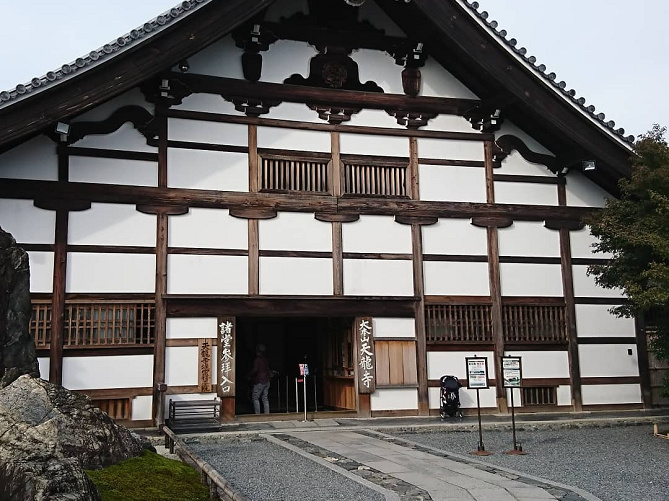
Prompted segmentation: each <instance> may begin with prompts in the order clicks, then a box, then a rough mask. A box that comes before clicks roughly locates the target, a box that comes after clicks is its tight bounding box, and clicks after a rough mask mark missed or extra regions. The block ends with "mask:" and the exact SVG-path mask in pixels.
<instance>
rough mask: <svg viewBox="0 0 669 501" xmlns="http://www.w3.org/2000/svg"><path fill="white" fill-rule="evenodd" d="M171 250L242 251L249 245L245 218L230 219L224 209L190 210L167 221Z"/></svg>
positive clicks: (193, 208) (228, 213)
mask: <svg viewBox="0 0 669 501" xmlns="http://www.w3.org/2000/svg"><path fill="white" fill-rule="evenodd" d="M168 224H169V231H168V233H167V234H168V237H167V238H168V243H169V246H170V247H191V248H210V249H242V250H246V249H248V246H249V237H248V229H249V224H248V221H247V220H246V219H240V218H236V217H232V216H231V215H230V212H229V211H228V210H227V209H200V208H195V207H191V208H190V209H189V210H188V214H183V215H181V216H170V217H169V218H168Z"/></svg>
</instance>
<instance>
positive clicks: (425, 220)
mask: <svg viewBox="0 0 669 501" xmlns="http://www.w3.org/2000/svg"><path fill="white" fill-rule="evenodd" d="M395 222H396V223H400V224H409V225H411V224H420V225H421V226H429V225H431V224H437V223H438V222H439V218H438V217H436V216H435V217H431V216H400V215H397V216H395Z"/></svg>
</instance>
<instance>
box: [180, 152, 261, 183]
mask: <svg viewBox="0 0 669 501" xmlns="http://www.w3.org/2000/svg"><path fill="white" fill-rule="evenodd" d="M167 185H168V186H169V187H170V188H190V189H194V190H221V191H243V192H247V191H249V160H248V155H247V154H246V153H230V152H227V151H205V150H185V149H179V148H169V149H168V150H167Z"/></svg>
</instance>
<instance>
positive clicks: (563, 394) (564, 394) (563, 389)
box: [557, 384, 571, 405]
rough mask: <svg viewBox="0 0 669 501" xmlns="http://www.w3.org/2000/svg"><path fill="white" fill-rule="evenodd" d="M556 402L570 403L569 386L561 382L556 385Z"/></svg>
mask: <svg viewBox="0 0 669 501" xmlns="http://www.w3.org/2000/svg"><path fill="white" fill-rule="evenodd" d="M557 404H558V405H571V386H569V385H568V384H561V385H560V386H558V387H557Z"/></svg>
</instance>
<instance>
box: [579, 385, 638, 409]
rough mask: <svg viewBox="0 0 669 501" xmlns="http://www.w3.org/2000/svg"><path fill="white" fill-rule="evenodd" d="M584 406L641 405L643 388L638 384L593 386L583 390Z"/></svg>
mask: <svg viewBox="0 0 669 501" xmlns="http://www.w3.org/2000/svg"><path fill="white" fill-rule="evenodd" d="M581 393H582V395H583V405H606V404H640V403H642V399H641V386H640V385H638V384H592V385H583V388H582V389H581Z"/></svg>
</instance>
